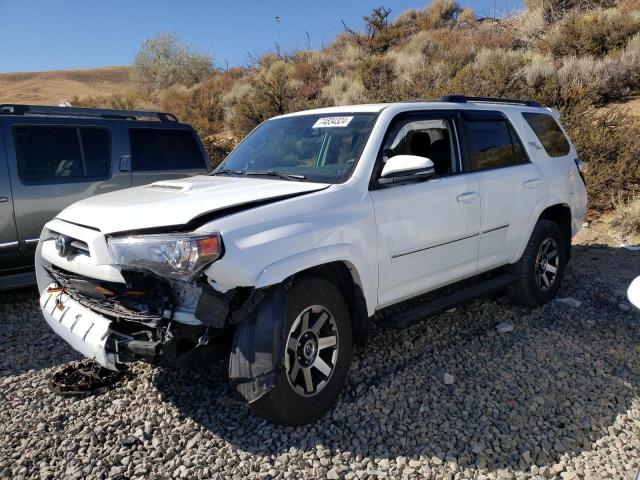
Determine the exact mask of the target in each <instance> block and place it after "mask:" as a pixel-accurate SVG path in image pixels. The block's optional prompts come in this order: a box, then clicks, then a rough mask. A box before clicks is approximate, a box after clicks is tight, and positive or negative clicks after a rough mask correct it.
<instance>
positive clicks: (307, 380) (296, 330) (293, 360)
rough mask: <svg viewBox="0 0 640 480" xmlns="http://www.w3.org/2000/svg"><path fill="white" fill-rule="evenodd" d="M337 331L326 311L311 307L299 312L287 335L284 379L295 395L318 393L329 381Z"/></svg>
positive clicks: (333, 365) (332, 369)
mask: <svg viewBox="0 0 640 480" xmlns="http://www.w3.org/2000/svg"><path fill="white" fill-rule="evenodd" d="M338 347H339V338H338V328H337V326H336V321H335V318H334V317H333V315H332V314H331V312H330V311H329V310H327V309H326V308H325V307H323V306H321V305H312V306H310V307H308V308H307V309H305V310H304V311H302V313H300V314H299V315H298V316H297V317H296V319H295V320H294V322H293V325H291V329H290V330H289V335H288V336H287V351H286V355H285V369H286V371H287V380H288V381H289V384H290V385H291V387H292V388H293V389H294V390H295V392H296V393H298V394H299V395H302V396H305V397H309V396H313V395H316V394H318V393H319V392H320V391H321V390H322V389H323V388H324V387H325V386H326V385H327V382H328V381H329V378H331V375H332V374H333V371H334V370H335V366H336V362H337V360H338Z"/></svg>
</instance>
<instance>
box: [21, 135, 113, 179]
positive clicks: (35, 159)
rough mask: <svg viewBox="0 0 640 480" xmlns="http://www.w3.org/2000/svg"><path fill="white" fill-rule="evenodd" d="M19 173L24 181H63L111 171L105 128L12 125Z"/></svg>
mask: <svg viewBox="0 0 640 480" xmlns="http://www.w3.org/2000/svg"><path fill="white" fill-rule="evenodd" d="M13 140H14V143H15V146H16V157H17V163H18V174H19V175H20V178H21V179H22V180H25V181H33V182H54V183H58V182H63V181H65V180H78V179H100V178H105V177H107V176H108V175H109V170H110V166H111V161H110V159H111V138H110V132H109V130H108V129H106V128H100V127H71V126H69V127H67V126H42V125H19V126H15V127H14V128H13Z"/></svg>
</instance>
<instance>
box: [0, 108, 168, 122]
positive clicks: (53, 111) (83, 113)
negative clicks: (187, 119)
mask: <svg viewBox="0 0 640 480" xmlns="http://www.w3.org/2000/svg"><path fill="white" fill-rule="evenodd" d="M3 114H5V115H6V114H8V115H51V116H56V117H93V118H111V119H117V120H139V119H141V118H157V119H158V120H160V121H161V122H177V121H178V118H177V117H176V116H175V115H174V114H173V113H165V112H146V111H141V110H115V109H108V108H78V107H49V106H41V105H14V104H1V105H0V115H3Z"/></svg>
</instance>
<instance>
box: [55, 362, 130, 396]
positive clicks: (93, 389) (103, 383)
mask: <svg viewBox="0 0 640 480" xmlns="http://www.w3.org/2000/svg"><path fill="white" fill-rule="evenodd" d="M124 377H125V373H124V372H114V371H113V370H108V369H106V368H104V367H103V366H101V365H100V364H99V363H96V362H95V361H93V360H83V361H81V362H77V363H72V364H70V365H66V366H65V367H63V368H61V369H60V370H58V371H57V372H56V373H54V374H53V377H52V379H51V381H50V382H49V385H48V386H49V390H51V391H52V392H53V393H57V394H58V395H84V394H89V393H104V392H106V391H107V390H110V389H111V388H113V387H115V386H116V385H117V384H118V382H120V381H121V380H122V379H123V378H124Z"/></svg>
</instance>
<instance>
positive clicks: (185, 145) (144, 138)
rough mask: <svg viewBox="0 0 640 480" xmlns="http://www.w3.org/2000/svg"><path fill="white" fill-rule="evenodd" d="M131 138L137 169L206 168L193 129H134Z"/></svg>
mask: <svg viewBox="0 0 640 480" xmlns="http://www.w3.org/2000/svg"><path fill="white" fill-rule="evenodd" d="M129 138H130V139H131V165H132V169H133V171H134V172H144V171H154V170H155V171H157V170H185V169H190V168H205V167H206V165H205V161H204V159H203V158H202V153H201V152H200V148H198V144H197V143H196V139H195V138H194V136H193V134H192V133H191V131H190V130H169V129H161V128H131V129H129Z"/></svg>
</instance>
